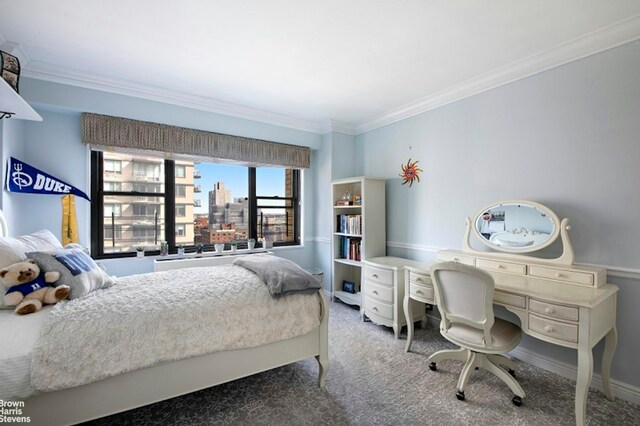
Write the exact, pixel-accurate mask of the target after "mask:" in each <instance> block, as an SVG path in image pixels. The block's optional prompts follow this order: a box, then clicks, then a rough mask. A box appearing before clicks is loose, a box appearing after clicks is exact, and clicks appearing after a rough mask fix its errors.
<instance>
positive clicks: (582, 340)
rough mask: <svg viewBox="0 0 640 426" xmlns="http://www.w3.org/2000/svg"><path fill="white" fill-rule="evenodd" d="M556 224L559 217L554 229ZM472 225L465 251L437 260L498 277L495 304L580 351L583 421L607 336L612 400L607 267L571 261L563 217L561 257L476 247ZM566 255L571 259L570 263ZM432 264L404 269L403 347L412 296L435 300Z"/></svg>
mask: <svg viewBox="0 0 640 426" xmlns="http://www.w3.org/2000/svg"><path fill="white" fill-rule="evenodd" d="M523 203H524V202H523ZM528 203H530V204H536V203H532V202H528ZM536 206H538V205H536ZM542 207H543V206H542ZM485 210H488V209H485ZM549 213H550V215H552V219H553V216H555V214H553V212H550V211H549ZM558 225H559V223H558V222H556V231H558V229H557V228H558ZM469 227H470V221H469V220H468V221H467V235H466V237H465V243H464V244H463V245H464V246H465V248H466V249H465V251H464V252H460V251H453V250H442V251H440V252H438V261H457V262H461V263H466V264H470V265H475V266H477V267H479V268H481V269H483V270H485V271H487V272H489V273H490V274H491V276H492V277H493V278H494V281H495V294H494V303H495V304H497V305H501V306H504V307H505V308H506V309H507V310H509V311H511V312H513V313H514V314H516V315H517V316H518V318H519V319H520V323H521V324H520V325H521V327H522V330H523V332H524V333H526V334H528V335H530V336H532V337H535V338H537V339H540V340H543V341H545V342H549V343H553V344H556V345H560V346H565V347H568V348H574V349H577V350H578V377H577V382H576V397H575V415H576V424H578V425H583V424H585V414H586V401H587V392H588V390H589V385H590V383H591V377H592V375H593V355H592V349H593V347H594V346H595V345H596V344H597V343H598V342H599V341H600V340H602V338H605V350H604V355H603V358H602V386H603V390H604V393H605V395H606V397H607V398H608V399H609V400H613V395H612V393H611V387H610V384H609V378H610V371H611V362H612V360H613V355H614V352H615V348H616V345H617V332H616V296H617V291H618V287H617V286H615V285H613V284H606V283H604V281H605V277H606V270H605V269H603V268H590V267H583V266H578V265H576V266H574V265H573V264H572V263H573V251H572V249H571V246H570V242H569V240H568V236H567V235H564V234H565V233H566V231H567V230H568V221H567V220H566V219H565V220H563V222H562V230H563V243H564V249H565V253H564V254H563V256H561V257H560V258H559V259H560V261H558V260H554V259H550V260H541V259H538V258H534V257H527V256H522V255H507V254H505V253H493V252H492V253H489V252H476V251H474V250H473V249H471V248H470V246H469V245H468V237H469ZM551 242H552V241H551ZM549 244H550V242H549ZM566 258H570V262H568V264H567V262H566ZM429 268H430V264H428V263H425V264H424V267H416V266H415V265H413V266H407V267H406V269H407V271H408V272H407V273H406V274H405V299H404V310H405V314H406V315H407V343H406V346H405V351H408V350H409V348H410V346H411V341H412V339H413V322H412V321H410V320H409V318H411V317H412V306H411V305H412V303H410V299H413V300H414V301H419V302H423V303H429V304H432V305H434V304H435V298H434V296H433V286H432V284H431V279H430V278H429Z"/></svg>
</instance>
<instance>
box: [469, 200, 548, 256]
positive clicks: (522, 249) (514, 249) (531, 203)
mask: <svg viewBox="0 0 640 426" xmlns="http://www.w3.org/2000/svg"><path fill="white" fill-rule="evenodd" d="M505 204H520V205H528V206H531V207H535V208H537V209H538V210H540V211H542V212H544V213H546V214H547V216H548V217H549V218H550V219H551V221H552V222H553V233H552V234H550V236H549V238H548V239H547V241H545V242H544V243H542V244H538V245H536V246H527V247H503V246H499V245H497V244H493V243H491V242H490V241H489V240H487V239H486V238H485V237H484V236H483V235H482V234H480V231H478V227H477V226H476V224H477V223H478V218H479V217H480V216H481V215H482V214H483V213H485V212H486V211H488V210H490V209H492V208H495V207H499V206H502V205H505ZM471 227H472V228H473V232H474V233H475V235H476V236H477V237H478V238H479V239H480V241H482V243H483V244H484V245H485V246H487V247H489V248H490V249H493V250H496V251H501V252H505V253H532V252H535V251H538V250H542V249H544V248H545V247H548V246H550V245H551V244H553V243H554V242H555V241H556V240H557V239H558V236H560V219H559V218H558V216H557V215H556V214H555V213H554V212H553V211H552V210H551V209H550V208H548V207H547V206H545V205H542V204H540V203H536V202H535V201H530V200H504V201H498V202H497V203H492V204H489V205H488V206H487V207H485V208H483V209H481V210H480V211H478V213H476V215H475V216H474V217H473V221H472V223H471Z"/></svg>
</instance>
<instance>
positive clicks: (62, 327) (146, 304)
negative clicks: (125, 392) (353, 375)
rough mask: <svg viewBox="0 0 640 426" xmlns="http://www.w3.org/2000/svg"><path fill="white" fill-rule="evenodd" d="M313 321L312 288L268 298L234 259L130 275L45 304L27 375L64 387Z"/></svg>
mask: <svg viewBox="0 0 640 426" xmlns="http://www.w3.org/2000/svg"><path fill="white" fill-rule="evenodd" d="M319 324H320V300H319V296H318V295H317V294H313V295H308V294H307V295H304V294H295V295H290V296H287V297H284V298H280V299H274V298H272V297H271V296H270V295H269V292H268V290H267V287H266V285H265V284H264V283H263V282H262V281H260V280H259V279H258V277H257V276H256V274H254V273H253V272H250V271H248V270H246V269H244V268H242V267H240V266H235V265H225V266H216V267H204V268H189V269H179V270H172V271H165V272H156V273H152V274H143V275H134V276H130V277H124V278H121V279H119V280H118V282H117V284H116V285H114V286H113V287H111V288H109V289H104V290H99V291H96V292H94V293H91V294H89V295H88V296H86V297H83V298H81V299H75V300H72V301H69V302H66V303H62V304H58V305H56V306H55V307H54V308H53V309H52V310H51V314H50V316H49V319H48V321H47V323H46V324H45V326H44V328H43V330H42V334H41V337H40V339H39V340H38V343H37V344H36V347H35V349H34V352H33V357H32V364H31V381H32V383H33V385H34V386H35V388H36V389H38V390H41V391H53V390H58V389H64V388H69V387H74V386H79V385H83V384H86V383H91V382H94V381H97V380H100V379H104V378H106V377H110V376H114V375H117V374H120V373H125V372H128V371H132V370H136V369H140V368H144V367H150V366H153V365H156V364H159V363H163V362H167V361H173V360H177V359H182V358H188V357H193V356H197V355H203V354H207V353H212V352H217V351H224V350H232V349H240V348H248V347H255V346H259V345H263V344H267V343H271V342H275V341H279V340H285V339H289V338H292V337H296V336H300V335H303V334H306V333H308V332H311V331H312V330H314V329H315V328H317V327H318V326H319Z"/></svg>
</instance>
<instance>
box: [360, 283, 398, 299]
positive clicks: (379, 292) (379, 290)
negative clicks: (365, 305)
mask: <svg viewBox="0 0 640 426" xmlns="http://www.w3.org/2000/svg"><path fill="white" fill-rule="evenodd" d="M364 294H366V295H367V297H373V298H374V299H378V300H379V301H381V302H386V303H393V287H388V286H386V285H378V284H375V283H373V282H371V281H366V282H365V285H364Z"/></svg>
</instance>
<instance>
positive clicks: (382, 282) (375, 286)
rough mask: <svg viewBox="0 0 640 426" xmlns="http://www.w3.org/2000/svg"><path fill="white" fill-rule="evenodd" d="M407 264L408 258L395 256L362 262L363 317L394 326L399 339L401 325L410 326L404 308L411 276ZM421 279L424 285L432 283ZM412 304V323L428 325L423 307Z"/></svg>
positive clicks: (426, 277) (425, 288) (418, 304)
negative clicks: (406, 287) (406, 269)
mask: <svg viewBox="0 0 640 426" xmlns="http://www.w3.org/2000/svg"><path fill="white" fill-rule="evenodd" d="M406 262H407V260H406V259H400V258H395V257H377V258H372V259H367V260H365V261H364V262H363V263H364V268H363V271H362V282H363V289H362V291H363V294H364V303H363V308H362V310H361V314H362V318H363V319H365V317H366V318H369V319H370V320H371V322H373V323H376V324H380V325H384V326H387V327H392V328H393V331H394V334H395V337H396V339H397V338H399V336H400V330H401V329H402V326H403V325H406V324H407V322H406V318H405V312H404V306H403V301H404V294H405V285H404V282H405V276H406V275H405V274H408V273H407V272H406V271H405V268H404V267H403V264H404V263H406ZM407 276H408V275H407ZM419 278H420V279H421V280H423V282H425V283H430V282H431V281H430V279H429V276H428V275H421V276H420V277H419ZM431 289H433V287H431ZM426 290H427V286H424V290H423V291H426ZM425 294H426V293H425ZM432 298H433V296H432ZM412 304H413V305H414V306H415V307H416V309H415V310H414V312H415V314H414V315H413V320H414V321H423V322H425V321H426V315H425V309H424V305H423V304H421V303H419V302H417V301H413V302H412Z"/></svg>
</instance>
